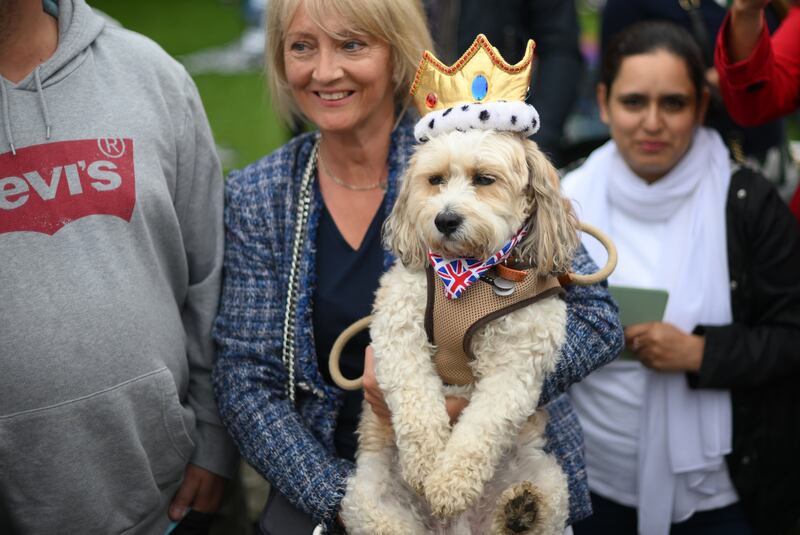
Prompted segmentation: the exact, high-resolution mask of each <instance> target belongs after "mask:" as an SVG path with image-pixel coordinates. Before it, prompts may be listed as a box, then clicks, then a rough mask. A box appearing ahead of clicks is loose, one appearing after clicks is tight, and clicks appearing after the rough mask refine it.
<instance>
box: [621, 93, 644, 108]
mask: <svg viewBox="0 0 800 535" xmlns="http://www.w3.org/2000/svg"><path fill="white" fill-rule="evenodd" d="M620 102H621V103H622V105H623V106H625V107H626V108H629V109H637V108H641V107H642V106H644V105H645V99H644V97H640V96H629V97H622V98H621V99H620Z"/></svg>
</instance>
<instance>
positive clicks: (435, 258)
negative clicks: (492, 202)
mask: <svg viewBox="0 0 800 535" xmlns="http://www.w3.org/2000/svg"><path fill="white" fill-rule="evenodd" d="M527 233H528V232H527V231H526V230H525V227H522V228H521V229H519V232H517V233H516V235H514V236H513V237H512V238H511V239H510V240H508V242H506V244H505V245H504V246H503V247H502V248H501V249H500V250H499V251H497V252H496V253H494V254H493V255H492V256H490V257H489V258H487V259H486V260H478V259H477V258H456V259H454V260H450V259H447V258H444V257H442V255H438V254H436V253H434V252H432V251H429V252H428V258H429V259H430V261H431V265H432V266H433V271H434V272H436V274H437V275H439V278H440V279H442V282H443V283H444V293H445V295H446V296H447V297H448V298H449V299H458V298H459V297H460V296H461V294H462V293H463V292H464V290H466V289H467V288H469V287H470V286H471V285H472V284H474V283H475V282H477V281H478V280H479V279H480V278H481V274H482V273H483V272H484V271H487V270H488V269H489V268H491V267H492V266H495V265H497V264H499V263H500V262H502V261H503V260H505V259H506V258H507V257H508V255H509V254H511V250H512V249H514V247H516V245H517V244H518V243H519V242H520V240H521V239H522V238H523V237H525V235H526V234H527Z"/></svg>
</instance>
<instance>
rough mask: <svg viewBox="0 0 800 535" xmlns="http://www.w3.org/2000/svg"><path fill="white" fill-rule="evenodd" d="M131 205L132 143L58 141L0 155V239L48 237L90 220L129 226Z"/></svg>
mask: <svg viewBox="0 0 800 535" xmlns="http://www.w3.org/2000/svg"><path fill="white" fill-rule="evenodd" d="M135 204H136V179H135V176H134V170H133V140H132V139H113V138H105V139H82V140H77V141H58V142H55V143H46V144H43V145H35V146H32V147H26V148H23V149H18V150H17V154H16V155H14V154H12V153H11V152H7V153H5V154H0V234H3V233H6V232H20V231H31V232H42V233H44V234H49V235H51V236H52V235H53V234H55V233H56V232H58V231H59V230H60V229H61V228H62V227H64V226H65V225H68V224H70V223H72V222H73V221H76V220H78V219H80V218H82V217H86V216H89V215H95V214H103V215H113V216H117V217H119V218H121V219H124V220H125V221H128V222H130V220H131V215H132V214H133V207H134V205H135Z"/></svg>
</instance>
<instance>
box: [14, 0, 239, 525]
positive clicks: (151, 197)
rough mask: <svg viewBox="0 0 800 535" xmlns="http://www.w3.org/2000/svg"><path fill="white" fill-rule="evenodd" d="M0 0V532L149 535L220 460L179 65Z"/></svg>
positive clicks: (79, 9) (206, 260) (200, 222)
mask: <svg viewBox="0 0 800 535" xmlns="http://www.w3.org/2000/svg"><path fill="white" fill-rule="evenodd" d="M45 4H46V5H47V6H48V11H49V13H46V12H44V11H43V3H42V2H41V0H0V74H1V75H2V76H0V97H2V98H1V99H0V121H2V122H1V124H0V533H37V534H39V533H87V534H88V533H103V534H106V533H122V532H124V533H148V534H150V533H153V534H157V535H161V534H162V533H164V531H165V529H166V528H167V527H168V526H169V524H170V522H171V521H172V520H177V519H180V518H181V516H182V514H184V513H185V512H186V511H187V510H188V508H191V509H192V510H196V511H200V512H206V513H212V512H214V510H215V509H216V508H217V507H218V504H219V501H220V498H221V494H222V488H223V485H224V479H223V477H230V476H231V475H232V474H233V472H234V469H235V465H236V457H235V453H234V451H235V450H234V449H233V447H232V445H231V444H230V443H229V441H228V438H227V436H226V433H225V430H224V428H223V427H222V425H221V424H220V421H219V417H218V414H217V408H216V405H215V402H214V397H213V393H212V389H211V384H210V372H211V368H212V366H213V360H214V347H213V344H212V341H211V338H210V329H211V324H212V321H213V318H214V316H215V313H216V308H217V300H218V296H219V288H220V272H221V263H222V249H223V248H222V245H223V244H222V240H223V233H222V202H223V201H222V194H223V179H222V174H221V171H220V166H219V161H218V159H217V156H216V155H215V150H214V143H213V140H212V137H211V133H210V131H209V127H208V122H207V119H206V117H205V114H204V112H203V109H202V105H201V102H200V98H199V96H198V94H197V90H196V88H195V86H194V84H193V82H192V80H191V79H190V77H189V76H188V75H187V73H186V71H185V70H184V69H183V68H182V67H181V66H180V65H179V64H177V63H176V62H175V61H173V60H172V59H171V58H170V57H169V56H168V55H167V54H166V53H164V52H163V51H162V50H161V49H160V48H159V47H158V46H157V45H156V44H154V43H153V42H151V41H149V40H148V39H146V38H144V37H142V36H140V35H137V34H135V33H132V32H129V31H126V30H124V29H122V28H119V27H115V26H113V25H110V24H107V23H106V21H105V19H104V18H102V17H100V16H98V14H97V13H95V12H94V11H92V9H91V8H90V7H89V6H87V5H86V3H85V2H84V0H59V1H58V2H57V3H56V2H53V1H51V0H48V2H46V3H45Z"/></svg>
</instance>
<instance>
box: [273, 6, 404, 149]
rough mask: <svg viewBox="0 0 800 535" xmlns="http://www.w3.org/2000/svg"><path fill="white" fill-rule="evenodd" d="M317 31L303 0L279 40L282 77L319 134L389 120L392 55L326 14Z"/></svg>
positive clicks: (380, 43)
mask: <svg viewBox="0 0 800 535" xmlns="http://www.w3.org/2000/svg"><path fill="white" fill-rule="evenodd" d="M325 26H326V28H327V29H328V30H329V31H330V33H331V34H333V35H330V34H329V33H328V32H326V31H325V30H323V29H322V28H321V27H320V26H319V25H318V24H317V23H315V22H314V21H313V20H312V19H311V17H309V15H308V13H307V12H306V9H305V7H304V5H303V2H300V3H299V6H298V8H297V11H296V12H295V14H294V16H293V17H292V20H291V23H290V24H289V28H288V30H287V32H286V39H285V40H284V48H283V56H284V65H285V69H286V79H287V82H288V83H289V87H290V88H291V91H292V95H293V96H294V99H295V101H296V102H297V105H298V106H299V108H300V110H301V111H302V112H303V114H304V115H305V116H306V117H307V118H308V119H309V120H310V121H311V122H313V123H314V124H315V125H317V127H319V129H320V131H322V132H323V133H324V132H326V131H327V132H340V133H353V132H355V131H357V130H359V129H361V128H366V129H368V130H369V128H370V125H372V124H380V123H381V122H382V121H393V120H394V96H393V85H392V59H391V58H392V53H391V49H390V47H389V45H388V44H387V43H385V42H383V41H381V40H379V39H377V38H375V37H372V36H369V35H362V34H356V33H353V32H352V31H351V30H349V29H348V24H347V23H346V21H342V20H337V19H336V18H335V17H332V18H331V20H326V21H325Z"/></svg>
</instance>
